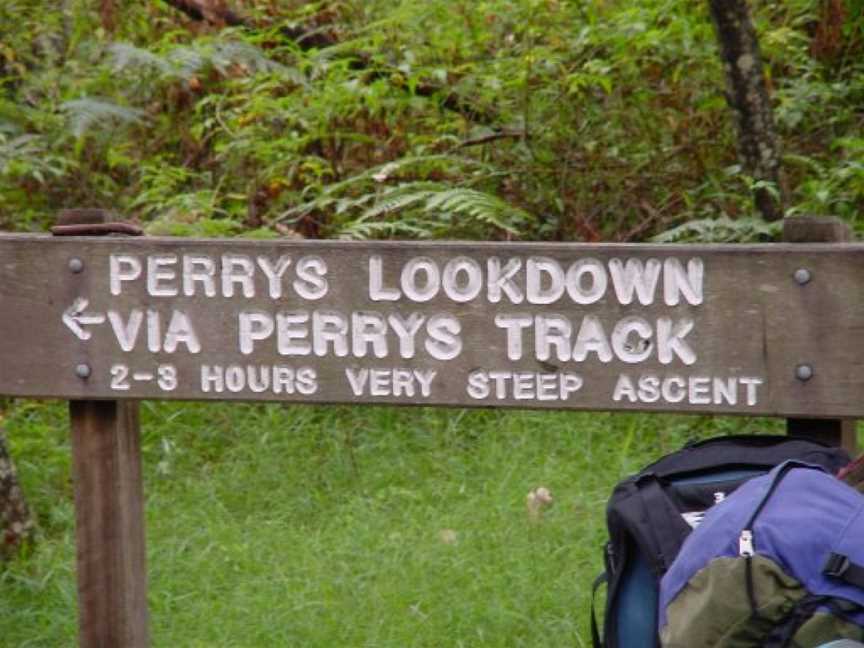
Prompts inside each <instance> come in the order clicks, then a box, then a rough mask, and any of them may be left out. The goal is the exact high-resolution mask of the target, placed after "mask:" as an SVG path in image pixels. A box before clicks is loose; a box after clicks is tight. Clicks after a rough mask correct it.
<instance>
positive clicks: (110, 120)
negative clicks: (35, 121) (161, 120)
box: [60, 98, 144, 137]
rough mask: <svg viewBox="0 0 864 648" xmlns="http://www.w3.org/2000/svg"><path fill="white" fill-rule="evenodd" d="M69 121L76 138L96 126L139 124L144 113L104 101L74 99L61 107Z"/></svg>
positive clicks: (65, 102)
mask: <svg viewBox="0 0 864 648" xmlns="http://www.w3.org/2000/svg"><path fill="white" fill-rule="evenodd" d="M60 107H61V108H62V109H63V111H64V112H65V113H66V116H67V118H68V119H69V125H70V128H71V129H72V133H73V134H74V135H75V137H81V136H83V135H84V134H85V133H86V132H87V131H88V130H90V129H91V127H93V126H94V125H97V124H98V125H99V126H101V127H103V128H104V127H106V126H110V125H113V124H116V123H117V122H121V123H138V122H141V121H142V120H143V119H144V111H143V110H138V109H137V108H128V107H126V106H118V105H117V104H115V103H111V102H109V101H105V100H103V99H91V98H84V99H73V100H72V101H64V102H63V103H62V104H61V106H60Z"/></svg>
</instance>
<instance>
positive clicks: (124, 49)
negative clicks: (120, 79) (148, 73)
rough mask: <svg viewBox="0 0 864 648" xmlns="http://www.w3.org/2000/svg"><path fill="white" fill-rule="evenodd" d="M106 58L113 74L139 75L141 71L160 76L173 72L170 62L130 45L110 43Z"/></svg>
mask: <svg viewBox="0 0 864 648" xmlns="http://www.w3.org/2000/svg"><path fill="white" fill-rule="evenodd" d="M108 58H109V60H110V63H111V67H112V68H113V69H114V71H115V72H123V71H130V72H134V73H140V72H141V70H142V69H144V70H147V69H150V70H154V71H156V72H158V73H159V74H161V75H169V74H171V73H172V72H174V66H173V65H172V64H171V61H169V60H168V59H165V58H162V57H161V56H159V55H158V54H154V53H153V52H151V51H149V50H146V49H142V48H140V47H135V46H134V45H132V44H131V43H122V42H118V43H111V44H110V45H109V46H108Z"/></svg>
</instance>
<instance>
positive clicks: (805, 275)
mask: <svg viewBox="0 0 864 648" xmlns="http://www.w3.org/2000/svg"><path fill="white" fill-rule="evenodd" d="M794 277H795V281H796V283H797V284H798V285H799V286H803V285H804V284H807V283H810V280H811V279H812V278H813V275H812V274H810V271H809V270H808V269H807V268H798V269H797V270H796V271H795V274H794Z"/></svg>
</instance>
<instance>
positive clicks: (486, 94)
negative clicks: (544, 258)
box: [0, 0, 864, 241]
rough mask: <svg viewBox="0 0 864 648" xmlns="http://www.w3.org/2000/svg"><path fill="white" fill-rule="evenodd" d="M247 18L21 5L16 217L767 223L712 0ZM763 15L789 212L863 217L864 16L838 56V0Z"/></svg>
mask: <svg viewBox="0 0 864 648" xmlns="http://www.w3.org/2000/svg"><path fill="white" fill-rule="evenodd" d="M229 4H230V3H229ZM234 9H237V10H241V9H242V10H243V11H245V12H246V13H247V15H248V16H249V18H250V20H252V21H253V22H254V25H255V26H254V27H253V28H249V29H244V28H230V29H224V28H216V27H210V28H207V27H202V26H201V25H198V26H196V28H195V29H194V30H193V29H189V21H188V19H186V18H185V17H183V16H182V15H181V14H179V13H178V12H176V11H175V10H173V9H172V8H171V7H170V6H168V5H166V4H155V3H139V4H137V5H136V4H133V5H122V6H121V5H118V6H117V10H118V13H117V21H116V26H115V27H114V28H113V31H111V30H109V29H107V28H106V27H105V26H103V25H102V24H101V21H100V17H99V15H98V13H97V12H96V11H95V5H93V4H92V3H85V2H83V1H80V0H76V1H74V2H71V3H67V5H64V10H63V11H61V10H60V9H58V7H57V6H56V4H54V3H50V2H47V0H9V1H8V2H5V3H3V6H2V7H0V24H3V25H14V26H15V29H14V30H8V29H7V30H3V29H2V28H0V227H5V228H13V229H25V230H26V229H39V228H43V227H45V226H46V225H47V224H48V223H50V221H51V219H52V217H53V213H54V212H55V211H56V210H57V209H59V208H62V207H66V206H83V205H105V206H110V207H112V208H114V209H117V210H119V211H120V212H122V213H124V214H125V215H127V217H130V218H137V219H139V220H141V221H142V222H144V223H145V225H146V226H147V227H148V229H151V230H153V231H159V232H169V233H176V234H182V233H190V232H199V231H205V230H207V231H214V227H215V230H218V231H221V232H223V233H226V234H237V233H241V232H243V231H246V230H249V231H259V232H260V231H262V229H261V228H266V229H270V231H272V232H274V234H290V235H294V234H296V233H299V234H301V235H304V236H336V237H340V236H341V237H349V238H366V237H408V238H415V237H417V238H430V237H434V238H437V237H446V238H502V237H506V238H514V237H518V238H523V239H537V238H540V239H563V240H588V241H596V240H639V239H648V238H651V237H652V236H656V235H658V234H660V233H662V232H663V231H665V230H667V229H674V228H676V227H678V226H681V225H685V224H686V223H687V222H689V221H701V220H704V219H719V221H720V222H721V223H725V220H724V219H731V220H736V219H739V218H743V219H745V224H744V225H740V226H738V225H735V226H732V227H731V230H730V232H731V235H733V236H735V232H739V233H740V234H741V236H742V237H745V238H746V237H747V236H751V235H753V233H750V234H748V228H749V225H747V224H746V222H747V219H751V218H752V217H753V208H752V200H751V195H750V190H751V187H750V186H749V184H748V182H747V181H746V179H745V178H741V177H739V176H738V175H737V174H729V173H728V172H727V171H726V170H727V169H728V168H729V166H730V164H732V163H733V162H734V160H735V151H734V136H733V129H732V123H731V120H730V116H729V114H728V109H727V107H726V106H725V102H724V101H723V97H722V88H723V79H722V71H721V69H720V66H719V63H718V57H717V54H716V45H715V38H714V34H713V31H712V28H711V25H710V21H709V19H708V15H707V11H706V8H705V6H704V3H689V2H684V0H639V1H637V2H629V3H620V2H618V3H600V2H568V3H565V2H560V1H558V0H484V1H482V2H463V1H461V0H459V1H454V0H434V1H432V2H417V1H416V0H402V1H399V2H396V3H393V2H388V3H384V2H379V1H377V0H376V1H373V2H359V1H354V0H350V1H348V2H326V1H324V2H314V3H305V2H304V3H301V2H282V3H277V4H275V5H274V4H272V3H270V4H267V3H261V2H253V3H251V4H250V3H244V4H243V5H242V6H241V5H240V4H238V5H237V6H236V7H234ZM754 11H755V14H756V22H757V28H758V31H759V34H760V38H761V42H762V48H763V52H764V54H765V59H766V63H767V69H768V72H769V75H770V80H771V84H772V87H773V91H774V96H775V97H776V102H777V104H776V105H777V122H778V127H779V129H780V132H781V137H782V140H783V148H784V151H785V153H786V155H787V158H786V160H787V163H786V183H785V184H786V187H784V189H785V190H787V191H786V193H787V194H788V198H789V201H788V208H789V212H790V213H791V214H795V213H805V212H806V213H811V212H818V213H831V214H838V215H841V216H843V217H844V218H846V219H847V220H849V221H851V222H854V223H855V224H856V225H857V221H858V220H859V214H860V212H861V208H862V204H864V202H862V201H864V199H862V195H861V190H860V184H861V180H860V160H861V150H860V146H858V145H856V144H855V143H854V141H855V138H857V137H858V133H857V131H858V130H859V129H860V105H861V100H862V97H864V66H862V64H861V62H860V61H861V60H862V57H861V56H857V54H860V53H861V50H862V40H864V39H862V29H861V24H862V18H861V14H860V11H857V10H850V12H849V13H848V14H847V16H846V19H845V22H844V24H843V25H842V29H841V30H840V31H839V32H837V33H836V34H835V35H834V36H833V38H834V39H835V41H836V42H833V44H832V46H833V47H834V49H833V50H832V51H835V52H837V54H836V55H834V56H833V57H831V58H825V57H822V58H819V57H816V56H814V55H813V54H812V52H811V49H812V48H811V45H812V42H813V38H814V36H813V34H814V30H816V26H818V23H819V21H820V20H821V17H820V16H821V14H820V4H819V3H818V2H816V1H815V0H796V2H790V3H782V4H777V3H754ZM286 29H294V30H301V31H302V30H306V31H308V32H309V33H313V34H317V35H318V36H322V35H323V36H326V38H327V39H329V41H326V42H329V43H335V44H331V45H330V46H325V45H326V42H325V41H322V44H321V45H320V46H318V47H311V48H305V49H304V48H303V47H300V46H299V45H298V42H296V41H294V40H292V39H291V38H290V37H289V36H288V35H286V34H287V32H286V31H285V30H286ZM448 160H452V163H451V162H448ZM388 165H395V166H394V167H393V171H392V173H391V172H388V173H387V175H388V178H387V180H385V181H376V180H375V179H374V177H373V176H374V175H375V174H376V173H379V172H381V170H382V169H388ZM346 181H347V182H348V185H345V184H344V183H345V182H346ZM198 221H207V222H210V223H215V222H222V221H224V225H222V226H213V225H206V226H203V227H198V226H197V225H196V223H197V222H198ZM694 227H695V229H694ZM694 227H690V228H688V227H686V226H685V227H684V228H683V229H682V230H676V231H678V232H679V233H680V232H684V231H691V230H692V232H698V231H701V230H703V229H704V228H702V227H700V226H699V225H696V226H694ZM724 227H726V226H725V225H724ZM859 227H860V226H859ZM726 229H729V228H728V227H727V228H726ZM292 230H293V231H292ZM767 234H770V232H769V233H767ZM697 235H698V234H697ZM756 235H758V236H759V237H762V236H763V235H766V233H765V232H759V233H757V234H756ZM670 236H672V237H675V236H678V234H670ZM712 236H713V234H712ZM724 236H725V235H724Z"/></svg>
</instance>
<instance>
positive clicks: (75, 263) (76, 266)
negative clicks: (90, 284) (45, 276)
mask: <svg viewBox="0 0 864 648" xmlns="http://www.w3.org/2000/svg"><path fill="white" fill-rule="evenodd" d="M69 270H71V271H72V272H74V273H75V274H78V273H79V272H81V271H82V270H84V262H83V261H82V260H81V259H79V258H78V257H72V258H71V259H69Z"/></svg>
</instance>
